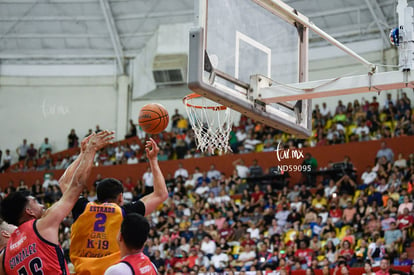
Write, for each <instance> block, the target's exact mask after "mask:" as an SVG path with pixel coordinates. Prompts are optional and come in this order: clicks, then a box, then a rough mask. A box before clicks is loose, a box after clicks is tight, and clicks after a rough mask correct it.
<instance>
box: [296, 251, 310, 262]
mask: <svg viewBox="0 0 414 275" xmlns="http://www.w3.org/2000/svg"><path fill="white" fill-rule="evenodd" d="M312 256H313V250H312V249H310V248H304V249H301V248H299V249H298V250H296V252H295V257H298V258H299V261H300V263H301V264H306V263H307V262H308V258H309V257H312Z"/></svg>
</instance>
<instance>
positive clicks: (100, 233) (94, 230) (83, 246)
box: [69, 202, 123, 274]
mask: <svg viewBox="0 0 414 275" xmlns="http://www.w3.org/2000/svg"><path fill="white" fill-rule="evenodd" d="M122 219H123V211H122V208H121V207H120V206H119V205H117V204H116V203H102V204H97V203H94V202H89V203H88V204H87V205H86V207H85V210H84V211H83V213H82V214H81V215H80V216H79V217H78V218H77V219H76V221H75V222H74V223H73V225H72V232H71V244H70V253H69V254H70V259H71V261H72V263H73V265H74V266H75V271H76V273H77V274H89V271H87V272H86V273H82V272H83V270H87V269H88V268H89V267H91V265H88V264H84V263H83V262H84V261H85V262H86V263H90V262H94V260H93V258H102V257H104V256H110V255H112V254H115V253H117V254H118V256H116V257H115V258H113V260H112V261H111V262H108V264H109V265H111V264H113V263H115V262H117V261H118V260H119V246H118V243H117V240H116V237H117V235H118V232H119V229H120V228H121V223H122ZM90 258H92V259H90ZM96 260H97V261H98V262H101V261H100V259H99V260H98V259H96Z"/></svg>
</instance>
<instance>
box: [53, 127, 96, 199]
mask: <svg viewBox="0 0 414 275" xmlns="http://www.w3.org/2000/svg"><path fill="white" fill-rule="evenodd" d="M94 135H96V134H95V132H94V133H92V134H91V135H89V136H87V137H85V138H84V139H83V140H82V142H81V151H80V154H79V156H78V157H77V158H76V160H75V161H74V162H72V163H71V164H70V165H69V167H68V168H67V169H66V171H65V173H63V175H62V176H61V177H60V179H59V187H60V190H61V191H62V193H65V191H66V189H67V188H68V185H69V183H70V181H71V180H72V178H73V175H74V173H75V171H76V169H77V168H78V166H79V163H80V161H81V158H82V154H83V153H84V151H85V150H86V146H87V144H88V142H89V139H90V138H91V137H92V136H94Z"/></svg>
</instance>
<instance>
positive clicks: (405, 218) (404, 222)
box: [397, 208, 414, 230]
mask: <svg viewBox="0 0 414 275" xmlns="http://www.w3.org/2000/svg"><path fill="white" fill-rule="evenodd" d="M397 224H398V228H399V229H400V230H403V229H405V228H410V227H412V226H413V224H414V217H413V216H411V215H409V214H408V209H407V208H405V209H404V210H403V214H402V215H400V216H398V219H397Z"/></svg>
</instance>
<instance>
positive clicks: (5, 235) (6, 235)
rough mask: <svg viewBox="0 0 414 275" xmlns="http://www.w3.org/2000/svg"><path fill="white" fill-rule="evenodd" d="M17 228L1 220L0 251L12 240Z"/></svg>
mask: <svg viewBox="0 0 414 275" xmlns="http://www.w3.org/2000/svg"><path fill="white" fill-rule="evenodd" d="M16 228H17V226H15V225H12V224H9V223H7V222H6V221H4V220H1V219H0V249H3V248H4V247H5V246H6V244H7V241H8V240H9V239H10V235H11V234H12V233H13V232H14V230H16Z"/></svg>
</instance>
